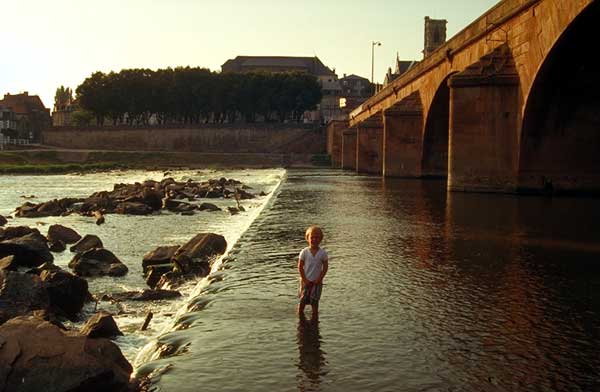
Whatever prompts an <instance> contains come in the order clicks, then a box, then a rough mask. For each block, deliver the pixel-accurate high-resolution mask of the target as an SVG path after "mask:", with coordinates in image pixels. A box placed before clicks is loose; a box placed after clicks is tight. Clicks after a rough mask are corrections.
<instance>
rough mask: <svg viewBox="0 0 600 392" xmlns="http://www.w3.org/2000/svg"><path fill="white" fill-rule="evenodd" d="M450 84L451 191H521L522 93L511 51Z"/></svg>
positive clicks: (493, 56)
mask: <svg viewBox="0 0 600 392" xmlns="http://www.w3.org/2000/svg"><path fill="white" fill-rule="evenodd" d="M448 84H449V86H450V120H449V128H450V134H449V141H448V142H449V159H448V190H450V191H475V192H516V190H517V185H518V151H519V144H518V133H519V124H520V110H519V109H520V104H519V94H520V93H519V77H518V75H517V73H516V70H515V66H514V61H513V60H512V56H510V51H509V50H508V47H506V46H501V47H499V48H498V49H496V50H494V51H493V52H492V53H490V54H489V55H486V56H484V57H483V58H482V59H481V60H480V61H479V62H478V63H475V64H473V65H472V66H469V67H468V68H467V69H466V70H465V71H463V72H461V73H459V74H456V75H454V76H452V77H451V78H450V80H449V83H448Z"/></svg>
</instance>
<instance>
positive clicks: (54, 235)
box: [47, 225, 81, 244]
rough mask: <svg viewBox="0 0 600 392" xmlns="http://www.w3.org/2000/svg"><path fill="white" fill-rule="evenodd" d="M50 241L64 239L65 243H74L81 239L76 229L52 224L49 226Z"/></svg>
mask: <svg viewBox="0 0 600 392" xmlns="http://www.w3.org/2000/svg"><path fill="white" fill-rule="evenodd" d="M47 237H48V241H50V242H56V241H62V242H64V243H65V244H74V243H76V242H77V241H79V240H80V239H81V235H79V234H78V233H77V232H76V231H75V230H73V229H71V228H68V227H65V226H63V225H52V226H50V227H49V228H48V235H47Z"/></svg>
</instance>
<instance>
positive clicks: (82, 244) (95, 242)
mask: <svg viewBox="0 0 600 392" xmlns="http://www.w3.org/2000/svg"><path fill="white" fill-rule="evenodd" d="M94 248H104V245H103V244H102V241H101V240H100V238H98V236H96V235H93V234H86V235H85V236H84V237H83V238H82V239H80V240H79V241H77V243H76V244H75V245H73V246H72V247H71V248H70V249H69V250H70V251H71V252H73V253H82V252H85V251H86V250H90V249H94Z"/></svg>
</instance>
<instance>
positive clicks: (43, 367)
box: [0, 316, 133, 392]
mask: <svg viewBox="0 0 600 392" xmlns="http://www.w3.org/2000/svg"><path fill="white" fill-rule="evenodd" d="M132 370H133V369H132V366H131V364H130V363H129V362H128V361H127V359H125V357H124V356H123V354H122V353H121V350H120V349H119V347H118V346H117V345H116V344H114V343H113V342H111V341H110V340H108V339H103V338H99V339H93V338H89V337H87V336H83V335H80V334H78V333H76V332H65V331H61V329H60V328H59V327H57V326H55V325H53V324H51V323H49V322H47V321H44V320H42V319H40V318H37V317H33V316H30V317H18V318H15V319H12V320H10V321H8V322H6V323H5V324H4V325H2V326H0V390H1V391H22V392H29V391H32V392H33V391H48V390H52V391H55V392H62V391H64V392H67V391H115V392H125V391H128V390H130V382H129V378H130V376H131V373H132Z"/></svg>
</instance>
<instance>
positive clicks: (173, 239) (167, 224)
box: [0, 169, 285, 361]
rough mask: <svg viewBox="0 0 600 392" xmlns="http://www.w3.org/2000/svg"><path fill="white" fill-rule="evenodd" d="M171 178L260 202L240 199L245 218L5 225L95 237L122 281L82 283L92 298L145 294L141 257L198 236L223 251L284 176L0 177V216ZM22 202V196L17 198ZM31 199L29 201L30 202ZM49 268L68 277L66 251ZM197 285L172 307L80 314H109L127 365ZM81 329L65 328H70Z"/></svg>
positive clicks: (265, 172)
mask: <svg viewBox="0 0 600 392" xmlns="http://www.w3.org/2000/svg"><path fill="white" fill-rule="evenodd" d="M165 174H166V177H173V178H174V179H175V180H177V181H186V180H187V179H190V178H191V179H193V180H195V181H205V180H208V179H212V178H217V179H218V178H221V177H226V178H233V179H236V180H239V181H242V182H243V183H244V184H245V185H248V186H250V187H252V188H253V189H251V190H250V192H252V193H254V194H256V195H258V194H259V193H260V192H261V191H264V192H265V193H267V196H265V197H258V198H256V199H248V200H242V201H241V202H240V203H241V205H242V206H244V207H245V208H246V211H245V212H242V213H239V214H237V215H230V214H229V213H228V212H227V211H226V210H224V211H218V212H212V213H208V212H196V214H195V215H193V216H181V215H178V214H174V213H171V212H168V211H161V213H159V214H152V215H148V216H125V215H117V214H111V215H107V216H106V223H105V224H103V225H101V226H97V225H96V224H95V223H94V220H93V218H91V217H84V216H80V215H75V214H73V215H69V216H66V217H44V218H14V219H10V220H9V223H8V225H9V226H20V225H24V226H30V227H37V228H38V229H39V230H40V232H41V233H42V234H44V235H45V234H46V233H47V230H48V227H49V226H50V225H52V224H61V225H64V226H67V227H70V228H73V229H74V230H75V231H77V232H78V233H80V234H81V235H84V234H95V235H97V236H99V237H100V238H101V240H102V241H103V243H104V246H105V248H107V249H109V250H110V251H112V252H113V253H114V254H115V255H116V256H117V257H118V258H119V259H120V260H121V261H122V262H123V263H125V264H126V265H127V266H128V267H129V273H128V274H127V275H126V276H124V277H119V278H110V277H98V278H88V279H87V280H88V283H89V288H90V292H91V293H92V294H93V295H95V296H96V297H97V298H99V297H100V296H101V295H102V294H103V293H113V292H121V291H134V290H143V289H146V288H147V286H146V283H145V280H144V277H143V275H142V266H141V261H142V258H143V256H144V254H146V253H147V252H149V251H151V250H153V249H155V248H156V247H157V246H162V245H181V244H183V243H185V242H186V241H187V240H189V239H190V238H192V237H193V236H194V235H195V234H197V233H200V232H214V233H217V234H221V235H223V236H224V237H225V239H226V240H227V243H228V249H231V247H232V246H233V244H234V243H235V241H236V240H237V239H238V238H239V236H240V235H241V234H242V233H243V232H244V230H246V228H247V227H248V225H249V224H250V223H251V222H252V220H254V219H255V218H256V216H257V215H258V214H259V213H260V211H261V210H262V208H263V206H264V205H265V203H266V202H267V201H268V200H269V198H270V197H271V194H272V191H273V190H274V189H276V187H277V186H278V184H279V183H280V181H281V179H282V178H283V177H284V175H285V171H284V170H283V169H248V170H200V171H197V170H187V171H182V170H179V171H171V172H169V173H163V172H158V171H115V172H106V173H94V174H83V175H77V174H67V175H53V176H38V175H29V176H22V175H15V176H2V177H0V214H1V215H4V216H9V215H10V214H11V213H12V212H13V211H14V209H15V208H16V207H17V206H20V205H21V204H23V203H24V202H25V201H27V200H28V201H31V202H34V203H39V202H42V201H48V200H51V199H55V198H64V197H86V196H89V195H90V194H92V193H93V192H97V191H103V190H111V189H112V188H113V185H114V184H116V183H133V182H136V181H137V182H143V181H144V180H147V179H153V180H157V181H160V180H161V179H163V178H166V177H165ZM23 196H27V198H24V197H23ZM31 196H33V197H31ZM202 201H208V202H211V203H213V204H216V205H217V206H219V207H220V208H222V209H225V208H226V207H227V206H235V200H233V199H201V200H198V202H202ZM54 257H55V264H56V265H58V266H60V267H62V268H63V269H66V270H68V266H67V264H68V263H69V261H70V260H71V258H72V257H73V254H72V253H71V252H69V251H68V250H67V251H65V252H62V253H54ZM195 285H196V282H188V283H186V284H184V285H183V286H182V287H180V288H178V290H179V291H180V292H181V293H182V297H181V298H180V299H179V300H174V301H173V300H169V301H167V300H164V301H155V302H142V303H135V302H131V301H130V302H127V301H123V302H120V303H117V304H111V303H109V302H99V303H97V304H95V303H88V304H87V305H86V307H85V308H84V314H85V315H86V316H85V318H87V317H88V316H89V315H91V314H93V313H94V312H95V311H97V310H106V311H109V312H111V313H112V314H114V315H115V316H114V317H115V321H116V322H117V324H118V326H119V328H120V329H121V331H122V332H123V333H124V336H121V337H118V338H117V339H116V342H117V344H118V345H119V346H120V348H121V350H122V351H123V353H124V355H125V356H126V357H127V358H128V359H129V360H130V361H133V359H134V358H135V356H136V354H137V352H138V350H139V349H140V348H141V347H143V346H144V345H145V344H146V343H147V342H148V341H149V339H151V338H152V336H154V335H156V334H157V333H160V331H162V330H164V329H165V328H167V327H168V326H169V325H170V324H172V322H173V319H174V315H175V314H176V312H177V311H179V310H180V308H181V306H182V304H184V303H185V298H186V297H187V296H188V295H189V294H190V293H192V292H193V291H194V287H195ZM148 311H152V312H153V313H154V317H153V319H152V321H151V323H150V327H149V328H148V330H146V331H143V332H142V331H139V328H140V326H141V325H142V323H143V321H144V318H145V316H146V313H147V312H148ZM81 325H82V324H81V323H77V324H74V325H71V326H72V327H74V328H78V327H80V326H81Z"/></svg>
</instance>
